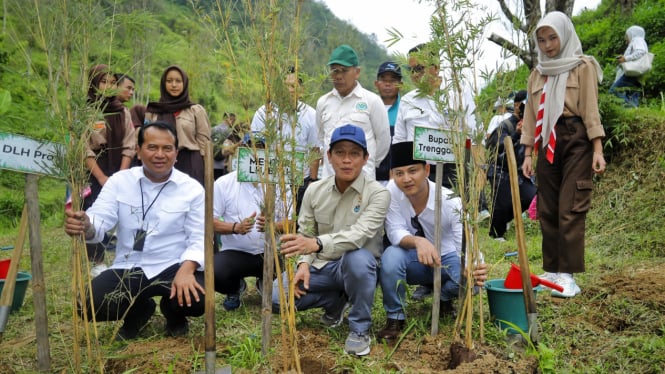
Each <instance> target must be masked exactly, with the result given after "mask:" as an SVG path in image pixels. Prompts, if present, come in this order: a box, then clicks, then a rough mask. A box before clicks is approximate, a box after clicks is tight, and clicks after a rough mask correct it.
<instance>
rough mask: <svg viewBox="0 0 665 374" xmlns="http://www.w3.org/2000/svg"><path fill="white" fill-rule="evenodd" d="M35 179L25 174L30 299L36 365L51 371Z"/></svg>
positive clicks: (43, 370)
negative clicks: (34, 333) (30, 274)
mask: <svg viewBox="0 0 665 374" xmlns="http://www.w3.org/2000/svg"><path fill="white" fill-rule="evenodd" d="M37 180H38V177H37V176H36V175H34V174H27V175H26V178H25V201H26V206H27V208H28V226H29V230H28V233H29V235H30V261H31V269H32V301H33V305H34V308H35V331H36V334H37V367H38V368H39V371H41V372H49V371H51V358H50V356H49V342H48V316H47V313H46V286H45V284H44V261H43V259H42V237H41V231H40V217H39V197H38V186H37Z"/></svg>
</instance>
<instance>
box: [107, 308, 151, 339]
mask: <svg viewBox="0 0 665 374" xmlns="http://www.w3.org/2000/svg"><path fill="white" fill-rule="evenodd" d="M156 308H157V304H156V303H155V301H154V300H153V299H149V300H148V305H147V306H146V308H145V309H144V310H143V312H142V313H141V314H140V315H139V316H138V317H137V318H136V320H134V321H127V320H125V321H124V323H123V324H122V327H121V328H120V330H118V334H117V335H116V336H115V340H116V341H124V340H132V339H136V337H137V336H138V335H139V332H140V331H141V330H142V329H143V328H144V327H145V326H146V325H147V324H148V321H150V317H152V315H153V314H154V313H155V309H156Z"/></svg>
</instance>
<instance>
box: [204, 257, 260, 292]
mask: <svg viewBox="0 0 665 374" xmlns="http://www.w3.org/2000/svg"><path fill="white" fill-rule="evenodd" d="M245 277H257V278H263V253H261V254H256V255H253V254H250V253H247V252H243V251H236V250H232V249H227V250H223V251H220V252H217V253H215V291H217V292H219V293H222V294H230V293H236V292H238V289H239V288H240V281H241V280H242V279H243V278H245Z"/></svg>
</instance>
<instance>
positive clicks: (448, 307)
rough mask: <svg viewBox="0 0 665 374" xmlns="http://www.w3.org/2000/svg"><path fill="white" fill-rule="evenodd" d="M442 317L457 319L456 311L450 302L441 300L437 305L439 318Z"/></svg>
mask: <svg viewBox="0 0 665 374" xmlns="http://www.w3.org/2000/svg"><path fill="white" fill-rule="evenodd" d="M443 316H449V317H450V318H452V319H455V318H457V309H455V306H454V305H453V301H452V300H446V301H443V300H441V303H440V304H439V317H443Z"/></svg>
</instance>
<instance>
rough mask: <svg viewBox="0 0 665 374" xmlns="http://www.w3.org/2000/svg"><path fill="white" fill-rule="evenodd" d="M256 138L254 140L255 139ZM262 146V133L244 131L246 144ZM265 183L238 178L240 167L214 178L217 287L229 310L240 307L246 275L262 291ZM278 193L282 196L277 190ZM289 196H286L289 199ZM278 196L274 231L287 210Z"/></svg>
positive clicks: (224, 305) (278, 228)
mask: <svg viewBox="0 0 665 374" xmlns="http://www.w3.org/2000/svg"><path fill="white" fill-rule="evenodd" d="M252 139H253V140H252ZM252 142H253V143H254V145H255V146H256V148H263V146H264V144H263V138H262V136H261V135H260V134H259V133H253V134H252V135H251V136H250V134H247V135H245V138H244V140H243V143H244V146H246V147H250V146H252ZM263 188H264V187H263V186H262V185H261V184H259V183H253V182H238V171H237V170H236V171H232V172H230V173H228V174H226V175H224V176H222V177H221V178H219V179H218V180H217V181H215V190H214V203H213V216H214V217H215V218H216V219H215V221H214V228H215V232H216V233H217V234H220V239H221V250H220V251H219V252H218V253H216V254H215V259H214V261H215V291H217V292H219V293H222V294H225V295H226V298H225V299H224V302H223V303H222V306H223V307H224V309H226V310H228V311H232V310H236V309H238V308H239V307H240V304H241V301H242V300H241V298H242V295H243V293H244V291H245V289H246V288H247V283H246V282H245V277H256V278H258V280H257V282H256V288H257V290H258V291H259V292H261V284H262V283H261V282H262V278H263V251H264V248H265V237H264V233H263V231H264V227H265V217H264V215H263V212H262V211H261V209H262V206H263V202H264V194H263ZM276 196H277V197H279V196H281V193H279V192H277V193H276ZM288 200H289V197H288V196H287V201H288ZM281 201H282V200H281V199H279V198H276V199H275V222H276V225H275V231H276V232H282V230H283V222H282V219H283V218H285V217H287V214H286V213H284V212H285V211H287V210H286V209H285V207H284V204H283V203H282V202H281Z"/></svg>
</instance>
